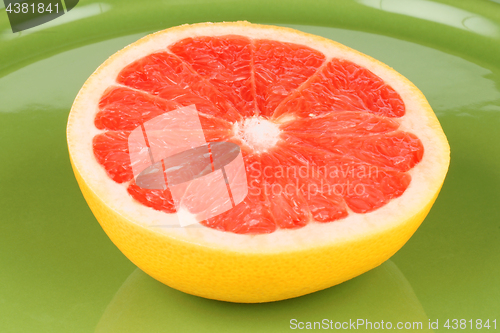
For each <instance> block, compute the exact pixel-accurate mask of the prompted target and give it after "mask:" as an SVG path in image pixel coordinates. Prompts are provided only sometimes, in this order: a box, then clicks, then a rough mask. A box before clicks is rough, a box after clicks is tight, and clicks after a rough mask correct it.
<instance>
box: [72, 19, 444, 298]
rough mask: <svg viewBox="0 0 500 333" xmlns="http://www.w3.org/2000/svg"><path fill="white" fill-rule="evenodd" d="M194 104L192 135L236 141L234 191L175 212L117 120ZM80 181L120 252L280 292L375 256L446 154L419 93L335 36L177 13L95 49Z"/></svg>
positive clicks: (221, 285) (214, 289) (75, 137)
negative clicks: (111, 50) (242, 182)
mask: <svg viewBox="0 0 500 333" xmlns="http://www.w3.org/2000/svg"><path fill="white" fill-rule="evenodd" d="M190 105H194V106H195V107H196V110H197V111H198V115H199V118H200V122H201V126H202V128H203V133H204V135H205V139H206V141H207V142H219V141H228V142H233V143H235V144H237V145H238V146H239V147H240V149H241V153H242V156H243V160H244V165H245V171H246V177H247V184H248V195H247V196H246V198H245V199H244V200H243V201H242V202H241V203H239V204H237V205H236V206H235V207H234V208H232V209H230V210H228V211H226V212H224V213H222V214H219V215H217V216H214V217H211V218H208V219H206V220H203V221H200V222H199V223H197V224H195V225H191V226H187V227H180V226H179V225H178V221H177V219H176V217H175V214H176V206H175V203H174V200H173V199H172V195H171V193H170V191H169V189H168V188H167V189H146V188H143V187H140V186H138V185H137V184H136V183H135V180H134V174H133V172H132V167H131V161H130V156H129V150H128V144H127V142H128V141H127V140H128V136H129V135H130V133H131V131H133V130H134V129H136V128H137V127H139V126H141V124H143V123H144V122H146V121H148V120H150V119H153V118H155V117H157V116H159V115H162V114H164V113H166V112H170V111H173V110H177V109H179V108H181V107H184V106H190ZM67 140H68V146H69V153H70V159H71V163H72V166H73V170H74V173H75V176H76V179H77V181H78V184H79V186H80V188H81V190H82V193H83V195H84V197H85V199H86V201H87V203H88V205H89V206H90V208H91V210H92V212H93V213H94V215H95V216H96V218H97V220H98V221H99V223H100V224H101V226H102V228H103V229H104V231H105V232H106V234H107V235H108V236H109V238H110V239H111V240H112V241H113V243H114V244H116V246H117V247H118V248H119V249H120V250H121V251H122V252H123V253H124V254H125V255H126V256H127V258H129V259H130V260H131V261H132V262H133V263H134V264H136V265H137V266H138V267H140V268H141V269H142V270H143V271H144V272H146V273H147V274H149V275H151V276H152V277H154V278H155V279H157V280H159V281H161V282H163V283H165V284H167V285H169V286H171V287H173V288H176V289H178V290H181V291H184V292H186V293H190V294H193V295H198V296H202V297H206V298H212V299H217V300H224V301H232V302H248V303H253V302H267V301H276V300H282V299H287V298H292V297H296V296H300V295H304V294H307V293H311V292H314V291H317V290H321V289H324V288H328V287H331V286H333V285H335V284H338V283H341V282H343V281H346V280H348V279H350V278H353V277H355V276H357V275H359V274H362V273H363V272H366V271H368V270H370V269H372V268H374V267H376V266H378V265H380V264H381V263H382V262H384V261H385V260H387V259H388V258H389V257H390V256H392V255H393V254H394V253H395V252H396V251H398V250H399V249H400V248H401V247H402V246H403V245H404V244H405V242H406V241H407V240H408V239H409V238H410V237H411V235H412V234H413V233H414V232H415V230H416V229H417V228H418V226H419V225H420V224H421V222H422V221H423V219H424V218H425V216H426V215H427V213H428V212H429V210H430V208H431V206H432V205H433V203H434V201H435V199H436V197H437V195H438V193H439V191H440V188H441V186H442V184H443V181H444V179H445V176H446V172H447V170H448V165H449V146H448V142H447V140H446V137H445V135H444V133H443V131H442V129H441V126H440V124H439V122H438V120H437V118H436V116H435V114H434V112H433V111H432V109H431V107H430V106H429V104H428V102H427V101H426V99H425V97H424V96H423V94H422V93H421V92H420V91H419V90H418V89H417V88H416V87H415V86H414V85H413V84H412V83H411V82H409V81H408V80H407V79H406V78H404V77H403V76H402V75H400V74H399V73H397V72H396V71H394V70H393V69H391V68H390V67H388V66H386V65H384V64H382V63H380V62H379V61H377V60H375V59H373V58H371V57H369V56H366V55H364V54H361V53H359V52H357V51H355V50H352V49H350V48H348V47H346V46H344V45H341V44H339V43H336V42H334V41H331V40H328V39H325V38H322V37H319V36H314V35H310V34H306V33H302V32H299V31H296V30H293V29H288V28H281V27H275V26H265V25H256V24H251V23H248V22H234V23H203V24H193V25H183V26H179V27H174V28H170V29H167V30H164V31H160V32H157V33H154V34H151V35H149V36H146V37H144V38H142V39H140V40H139V41H137V42H135V43H133V44H131V45H129V46H127V47H125V48H124V49H123V50H121V51H119V52H117V53H115V54H114V55H112V56H111V57H110V58H109V59H108V60H106V61H105V62H104V63H103V64H102V65H101V66H100V67H99V68H98V69H97V70H96V71H95V72H94V73H93V74H92V75H91V76H90V78H89V79H88V80H87V81H86V82H85V84H84V85H83V87H82V88H81V90H80V92H79V94H78V96H77V97H76V99H75V101H74V104H73V107H72V109H71V112H70V115H69V120H68V125H67Z"/></svg>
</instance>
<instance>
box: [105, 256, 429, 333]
mask: <svg viewBox="0 0 500 333" xmlns="http://www.w3.org/2000/svg"><path fill="white" fill-rule="evenodd" d="M262 318H266V319H267V318H269V319H270V320H260V319H262ZM292 319H296V322H295V321H293V322H291V320H292ZM324 319H327V320H328V321H330V320H331V321H333V325H334V326H335V323H336V322H339V323H344V322H348V323H349V320H351V322H352V321H357V320H358V319H361V320H364V324H363V325H361V326H359V329H358V330H359V331H363V330H366V328H368V331H369V326H366V325H370V324H368V322H371V323H372V325H375V326H376V325H377V324H375V323H379V324H380V323H381V321H382V320H383V321H384V325H387V322H391V323H392V325H393V326H396V325H397V323H398V322H401V323H402V324H406V323H412V325H414V324H413V323H416V322H421V323H422V329H421V330H418V331H419V332H430V331H431V330H429V329H428V325H429V324H428V323H429V320H428V318H427V316H426V314H425V312H424V310H423V309H422V306H421V305H420V302H419V300H418V298H417V296H415V293H414V292H413V289H412V287H411V286H410V284H409V283H408V281H407V280H406V278H405V277H404V275H403V274H402V273H401V271H400V270H399V269H398V267H397V266H396V265H395V264H394V263H393V262H392V261H391V260H388V261H386V262H385V263H383V264H382V265H380V266H379V267H377V268H375V269H373V270H371V271H369V272H367V273H365V274H363V275H361V276H359V277H357V278H355V279H352V280H350V281H347V282H344V283H343V284H340V285H337V286H334V287H332V288H329V289H326V290H323V291H320V292H316V293H313V294H309V295H306V296H302V297H298V298H294V299H289V300H285V301H279V302H274V303H263V304H238V303H226V302H220V301H214V300H209V299H203V298H199V297H197V296H192V295H188V294H185V293H183V292H180V291H177V290H175V289H172V288H170V287H167V286H165V285H164V284H162V283H160V282H158V281H156V280H154V279H153V278H151V277H150V276H148V275H147V274H146V273H144V272H142V271H141V270H140V269H136V270H135V271H134V272H133V273H132V274H131V275H130V276H129V277H128V279H127V280H126V281H125V282H124V283H123V285H122V286H121V288H120V289H119V290H118V292H117V293H116V294H115V296H114V298H113V300H112V301H111V302H110V303H109V305H108V307H107V308H106V311H105V312H104V314H103V316H102V317H101V320H100V321H99V324H98V325H97V329H96V333H104V332H106V333H114V332H116V333H125V332H151V331H157V330H158V329H159V328H164V329H166V330H168V331H172V332H175V331H178V332H183V331H184V330H185V329H186V327H189V329H190V330H189V331H191V330H192V331H193V332H252V333H253V332H264V331H266V330H267V331H270V332H288V331H290V328H293V327H295V325H299V324H298V322H304V325H306V322H314V321H317V322H321V323H323V322H322V321H323V320H324ZM344 326H345V324H344ZM415 327H416V326H415ZM183 328H184V330H183Z"/></svg>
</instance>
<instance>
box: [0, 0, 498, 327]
mask: <svg viewBox="0 0 500 333" xmlns="http://www.w3.org/2000/svg"><path fill="white" fill-rule="evenodd" d="M2 6H3V5H2ZM241 19H246V20H249V21H252V22H256V23H270V24H280V25H285V26H291V27H294V28H297V29H300V30H303V31H306V32H311V33H315V34H319V35H323V36H325V37H328V38H331V39H334V40H337V41H339V42H341V43H344V44H346V45H348V46H351V47H353V48H355V49H358V50H360V51H362V52H364V53H367V54H369V55H371V56H373V57H375V58H377V59H379V60H381V61H383V62H385V63H387V64H389V65H390V66H392V67H394V68H395V69H396V70H397V71H399V72H400V73H402V74H403V75H405V76H406V77H408V78H409V79H410V80H411V81H413V82H414V83H415V84H416V85H417V86H418V87H419V88H420V89H421V90H422V91H423V92H424V94H425V95H426V96H427V98H428V100H429V102H430V104H431V105H432V107H433V108H434V110H435V112H436V113H437V115H438V117H439V119H440V121H441V124H442V126H443V128H444V131H445V133H446V135H447V136H448V139H449V142H450V145H451V149H452V162H451V167H450V171H449V174H448V177H447V179H446V182H445V184H444V187H443V190H442V192H441V195H440V196H439V198H438V200H437V202H436V204H435V205H434V207H433V209H432V211H431V213H430V214H429V216H428V217H427V219H426V220H425V221H424V223H423V225H422V226H421V227H420V228H419V230H418V231H417V232H416V234H415V235H414V236H413V237H412V238H411V239H410V241H409V242H408V243H407V244H406V245H405V246H404V247H403V248H402V249H401V250H400V251H399V252H398V253H397V254H396V255H395V256H394V257H393V258H392V259H391V260H389V261H388V262H386V263H384V264H383V265H382V266H380V267H379V268H376V269H374V270H372V271H370V272H368V273H365V274H363V275H362V276H360V277H357V278H355V279H353V280H350V281H348V282H345V283H343V284H341V285H339V286H335V287H332V288H330V289H328V290H324V291H321V292H317V293H314V294H311V295H307V296H304V297H300V298H297V299H292V300H287V301H281V302H276V303H269V304H253V305H246V304H230V303H224V302H217V301H211V300H206V299H201V298H198V297H194V296H190V295H186V294H183V293H181V292H178V291H176V290H173V289H170V288H169V287H167V286H164V285H162V284H161V283H159V282H156V281H155V280H153V279H152V278H150V277H148V276H147V275H146V274H144V273H143V272H141V271H140V270H138V269H137V268H135V266H134V265H133V264H132V263H130V262H129V261H128V260H127V259H126V258H125V257H124V256H123V255H122V254H121V253H120V252H119V251H118V249H117V248H116V247H115V246H114V245H113V244H112V243H111V241H110V240H109V239H108V238H107V236H106V235H105V234H104V232H103V231H102V229H101V228H100V226H99V224H98V223H97V221H96V220H95V218H94V217H93V215H92V213H91V212H90V210H89V208H88V206H87V205H86V203H85V201H84V199H83V197H82V195H81V193H80V190H79V188H78V186H77V184H76V181H75V179H74V176H73V172H72V170H71V167H70V163H69V159H68V153H67V147H66V138H65V127H66V119H67V115H68V112H69V109H70V107H71V104H72V101H73V99H74V97H75V96H76V93H77V92H78V90H79V88H80V87H81V85H82V84H83V82H84V81H85V80H86V79H87V77H88V76H89V75H90V74H91V73H92V72H93V70H94V69H95V68H96V67H97V66H98V65H99V64H100V63H102V62H103V61H104V60H105V59H106V58H107V57H108V56H110V55H111V54H113V53H114V52H116V51H117V50H118V49H120V48H122V47H123V46H125V45H127V44H129V43H131V42H133V41H135V40H137V39H138V38H139V37H141V36H144V35H146V34H147V33H149V32H152V31H156V30H160V29H164V28H167V27H170V26H174V25H178V24H182V23H194V22H202V21H222V20H226V21H230V20H241ZM499 126H500V1H451V0H448V1H444V0H443V1H440V2H434V1H419V0H358V1H326V0H325V1H316V0H315V1H280V2H276V3H273V2H271V1H248V0H245V1H239V0H237V1H224V0H213V1H202V0H189V1H178V0H166V1H151V2H147V3H144V2H139V1H108V0H104V1H101V2H95V1H81V2H80V4H79V5H78V6H77V7H76V8H75V9H73V10H72V11H71V12H70V13H68V14H66V15H64V16H62V17H60V18H59V19H57V20H55V21H52V23H48V24H46V25H44V26H40V27H38V28H35V29H32V30H27V31H24V32H21V33H18V34H12V32H11V31H10V27H9V25H8V20H7V16H6V14H5V10H4V9H0V161H1V164H0V213H1V223H0V268H1V269H0V332H2V333H3V332H51V333H53V332H94V331H97V332H215V331H218V332H266V331H269V332H282V331H283V332H285V331H290V330H291V329H290V320H291V319H293V318H295V319H297V320H298V321H303V322H307V321H320V320H322V319H325V318H326V319H329V320H333V321H334V322H335V321H345V320H349V319H351V320H356V319H365V320H371V321H373V322H375V321H380V320H384V321H392V322H393V323H394V325H395V324H396V323H397V322H398V321H402V322H406V321H411V322H413V321H421V322H422V323H423V327H424V330H419V331H422V332H425V331H426V328H427V327H428V326H427V325H428V320H429V319H430V320H431V321H435V320H436V319H439V324H440V327H441V329H440V330H439V331H441V330H443V331H448V330H447V329H443V328H442V326H443V324H444V321H445V320H446V319H448V318H450V319H452V318H458V319H462V318H463V319H466V320H469V319H474V320H475V319H478V318H480V319H483V320H486V319H488V318H489V319H490V323H491V321H492V320H493V319H496V320H497V330H499V331H500V327H499V326H500V219H499V217H500V212H499V205H498V200H499V199H500V195H499V189H500V172H499V170H500V131H499V130H498V128H499ZM483 330H485V331H487V330H486V329H483ZM360 331H362V329H360ZM410 331H411V330H410ZM462 331H469V330H462ZM489 331H495V330H494V329H493V326H492V327H491V328H490V330H489Z"/></svg>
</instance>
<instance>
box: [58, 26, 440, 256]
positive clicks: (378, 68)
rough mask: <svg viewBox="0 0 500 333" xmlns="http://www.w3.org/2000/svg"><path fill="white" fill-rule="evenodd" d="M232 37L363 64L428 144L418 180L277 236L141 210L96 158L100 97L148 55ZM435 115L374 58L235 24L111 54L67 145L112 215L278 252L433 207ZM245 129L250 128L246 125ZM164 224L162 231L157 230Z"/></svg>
mask: <svg viewBox="0 0 500 333" xmlns="http://www.w3.org/2000/svg"><path fill="white" fill-rule="evenodd" d="M231 34H234V35H243V36H247V37H249V38H255V39H273V40H278V41H282V42H289V43H296V44H303V45H306V46H309V47H311V48H313V49H316V50H318V51H320V52H322V53H323V54H324V55H325V56H326V58H327V59H326V61H329V60H330V59H332V58H343V59H347V60H350V61H352V62H354V63H357V64H359V65H360V66H363V67H365V68H367V69H369V70H370V71H372V72H373V73H375V74H376V75H378V76H379V77H381V78H382V79H383V80H384V81H385V82H386V83H388V84H389V85H390V86H392V88H394V89H395V90H396V91H397V92H398V93H399V94H400V95H401V97H402V99H403V101H404V103H405V106H406V115H405V116H403V117H401V118H399V119H398V121H399V122H400V124H401V125H400V129H401V130H404V131H408V132H411V133H414V134H416V135H417V136H418V137H419V139H420V140H421V142H422V144H423V146H424V157H423V159H422V161H421V162H420V163H418V164H417V165H416V166H415V167H414V168H413V169H411V170H410V171H409V174H410V175H411V176H412V181H411V183H410V186H409V187H408V188H407V190H406V191H405V193H404V194H403V195H402V196H401V197H399V198H397V199H394V200H392V201H391V202H389V203H388V204H387V205H385V206H383V207H381V208H379V209H377V210H375V211H373V212H371V213H367V214H355V213H352V212H350V214H349V216H348V217H347V218H345V219H342V220H339V221H336V222H331V223H316V222H311V223H309V224H308V225H306V226H305V227H303V228H300V229H296V230H286V229H278V230H277V231H275V232H273V233H271V234H259V235H238V234H234V233H231V232H221V231H218V230H215V229H211V228H207V227H204V226H200V225H194V226H190V227H179V226H178V222H177V219H176V218H175V216H174V215H172V214H165V213H163V212H159V211H156V210H154V209H152V208H148V207H146V206H143V205H142V204H140V203H138V202H137V201H135V200H134V199H133V198H132V197H131V196H130V195H128V193H127V192H126V184H117V183H115V182H114V181H113V180H111V179H110V178H109V177H108V176H107V174H106V172H105V170H104V168H103V167H102V166H101V165H100V164H98V163H97V161H96V159H95V157H94V155H93V150H92V138H93V137H94V136H95V135H96V134H98V133H100V132H101V131H99V130H97V129H96V128H95V126H94V117H95V114H96V113H97V111H98V102H99V99H100V98H101V96H102V94H103V92H104V91H105V90H106V89H107V88H108V87H109V86H111V85H113V84H115V78H116V76H117V74H118V73H119V71H120V70H121V69H122V68H123V67H125V66H126V65H128V64H129V63H131V62H133V61H135V60H137V59H139V58H142V57H144V56H146V55H148V54H150V53H153V52H157V51H166V50H167V49H166V48H167V46H169V45H171V44H173V43H175V42H176V41H178V40H181V39H184V38H187V37H195V36H220V35H231ZM429 110H430V108H429V106H428V104H427V102H426V100H425V98H424V97H423V95H422V94H421V93H420V92H419V91H418V90H417V89H416V88H415V87H414V86H413V85H412V84H411V83H410V82H409V81H407V80H406V79H404V78H402V77H401V76H400V75H399V74H397V73H396V72H394V71H393V70H392V69H390V68H388V67H387V66H385V65H383V64H381V63H379V62H377V61H375V60H374V59H371V58H369V57H367V56H365V55H362V54H360V53H358V52H356V51H354V50H351V49H349V48H347V47H345V46H342V45H340V44H337V43H334V42H331V41H326V40H324V39H322V38H319V37H313V36H311V35H307V34H302V33H296V32H295V31H292V30H287V29H272V28H267V27H265V26H250V25H245V26H244V27H243V28H242V26H241V25H240V24H237V23H235V24H231V23H226V24H223V25H210V24H205V25H194V26H190V27H187V28H183V27H179V28H177V29H170V30H169V31H167V32H158V33H156V34H153V35H150V36H147V37H145V38H143V39H141V40H140V41H139V42H136V43H134V44H131V45H129V46H128V47H126V48H125V49H123V50H122V51H120V52H118V53H117V54H115V55H113V56H112V57H111V58H110V59H109V60H108V61H106V62H105V63H104V64H103V65H101V67H100V68H99V69H98V70H96V72H95V73H94V74H93V75H92V76H91V77H90V78H89V80H88V81H87V82H86V83H85V85H84V86H83V87H82V89H81V90H80V92H79V94H78V96H77V98H76V100H75V103H74V105H73V108H72V111H71V114H70V118H69V121H68V145H69V150H70V155H71V158H72V160H73V163H74V166H75V168H77V169H78V171H79V173H80V174H81V176H82V177H83V178H84V179H85V181H86V183H87V184H88V186H89V187H90V189H91V190H92V191H93V192H94V193H95V194H96V195H97V196H98V197H99V198H101V200H102V201H104V202H106V203H107V205H108V206H109V207H110V208H111V209H112V210H114V211H115V212H116V213H118V214H120V215H121V216H123V217H124V218H126V219H127V220H128V221H130V222H131V223H136V224H140V225H142V226H144V227H146V228H151V230H155V231H156V232H159V233H165V234H166V235H168V236H170V237H175V238H178V239H182V240H185V241H188V242H192V243H198V244H204V245H207V246H212V247H217V248H230V249H233V250H240V251H250V252H277V251H286V250H287V249H291V248H296V247H297V246H299V247H301V248H304V247H317V246H321V245H325V244H328V243H331V242H342V241H348V240H350V239H352V238H359V237H363V236H364V235H368V234H371V233H378V232H382V231H384V230H387V229H390V228H394V227H395V226H397V225H398V224H399V223H401V221H405V220H406V219H407V218H408V217H411V216H412V215H415V214H418V213H419V211H420V209H421V207H423V206H425V205H426V204H428V203H429V202H430V201H431V200H432V198H433V197H434V194H435V193H436V191H437V190H438V187H439V186H440V185H441V183H442V180H443V179H444V177H445V174H446V171H447V167H448V163H449V154H448V149H449V148H448V146H447V144H446V139H445V138H444V134H443V133H442V130H441V128H440V126H439V123H438V122H437V120H436V118H435V115H434V114H433V113H432V111H430V112H429ZM247 125H250V124H247ZM253 125H255V124H253ZM245 127H246V125H245V126H243V128H245ZM245 133H246V132H245ZM249 133H250V132H249ZM250 137H251V138H250ZM245 138H247V139H248V140H249V141H252V140H253V141H255V142H253V143H259V144H262V142H259V140H258V139H255V138H254V137H253V136H248V137H247V136H244V139H245ZM266 144H269V142H267V143H264V146H265V145H266ZM158 225H163V226H164V227H155V226H158ZM165 225H167V226H168V227H165Z"/></svg>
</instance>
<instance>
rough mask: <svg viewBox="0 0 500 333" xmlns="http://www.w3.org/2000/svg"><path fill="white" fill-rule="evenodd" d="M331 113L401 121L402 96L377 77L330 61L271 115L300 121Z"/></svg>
mask: <svg viewBox="0 0 500 333" xmlns="http://www.w3.org/2000/svg"><path fill="white" fill-rule="evenodd" d="M331 111H365V112H371V113H374V114H378V115H382V116H386V117H402V116H403V115H404V114H405V106H404V103H403V101H402V100H401V96H399V94H398V93H397V92H396V91H395V90H394V89H393V88H392V87H391V86H389V85H388V84H386V83H385V82H384V81H383V80H382V79H380V77H378V76H377V75H375V74H374V73H372V72H371V71H369V70H368V69H366V68H362V67H360V66H359V65H356V64H354V63H352V62H351V61H347V60H341V59H332V60H330V61H329V62H328V64H327V65H326V66H324V67H323V68H322V69H321V70H320V71H319V72H318V73H317V74H316V75H315V76H314V77H313V78H312V79H311V80H310V81H309V82H307V84H306V85H305V86H304V87H302V88H301V89H299V90H298V91H296V92H295V93H294V94H293V95H292V96H291V97H289V98H288V99H287V100H286V101H284V103H282V104H281V105H280V106H279V107H278V108H277V110H276V112H275V114H274V115H273V117H274V118H279V117H281V116H283V115H284V114H289V113H291V114H293V115H296V116H299V117H308V116H310V115H321V114H323V113H326V112H331Z"/></svg>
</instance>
